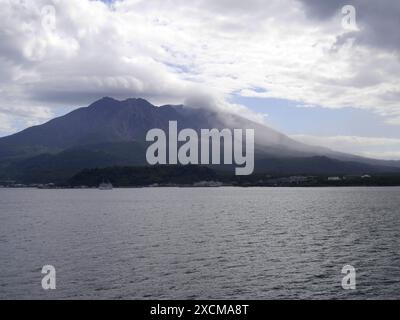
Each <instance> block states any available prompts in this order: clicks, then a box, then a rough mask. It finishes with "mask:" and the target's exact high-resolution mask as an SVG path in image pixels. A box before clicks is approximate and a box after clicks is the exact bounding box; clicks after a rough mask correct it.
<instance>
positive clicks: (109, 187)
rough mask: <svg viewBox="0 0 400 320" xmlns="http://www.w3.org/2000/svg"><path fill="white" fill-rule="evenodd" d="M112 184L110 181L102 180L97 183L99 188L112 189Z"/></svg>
mask: <svg viewBox="0 0 400 320" xmlns="http://www.w3.org/2000/svg"><path fill="white" fill-rule="evenodd" d="M112 189H113V185H112V184H111V183H110V182H102V183H100V185H99V190H112Z"/></svg>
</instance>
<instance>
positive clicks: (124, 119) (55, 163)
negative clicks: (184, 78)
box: [0, 98, 400, 182]
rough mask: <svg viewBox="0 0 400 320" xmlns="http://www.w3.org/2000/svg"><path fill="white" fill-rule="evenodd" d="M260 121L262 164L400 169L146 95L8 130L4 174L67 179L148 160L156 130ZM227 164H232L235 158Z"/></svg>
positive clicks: (1, 164)
mask: <svg viewBox="0 0 400 320" xmlns="http://www.w3.org/2000/svg"><path fill="white" fill-rule="evenodd" d="M172 120H175V121H177V122H178V127H179V128H178V129H184V128H192V129H194V130H196V131H199V130H200V129H207V128H209V129H211V128H217V129H223V128H231V129H234V128H243V129H246V128H252V129H254V130H255V143H256V146H255V148H256V166H255V170H256V172H272V173H277V172H279V173H282V174H284V173H308V174H316V173H318V174H324V173H347V174H362V173H375V172H399V171H400V163H399V162H396V161H391V162H385V161H381V160H374V159H367V158H361V157H357V156H353V155H349V154H343V153H339V152H335V151H332V150H329V149H326V148H322V147H314V146H309V145H306V144H303V143H300V142H297V141H295V140H293V139H291V138H289V137H287V136H286V135H284V134H282V133H279V132H277V131H275V130H273V129H271V128H268V127H267V126H265V125H261V124H258V123H255V122H252V121H250V120H248V119H246V118H243V117H240V116H237V115H233V114H230V113H217V112H215V111H211V110H206V109H196V108H190V107H185V106H172V105H165V106H160V107H157V106H154V105H152V104H151V103H149V102H148V101H146V100H144V99H127V100H124V101H118V100H115V99H112V98H102V99H100V100H98V101H96V102H94V103H93V104H91V105H90V106H88V107H85V108H79V109H77V110H74V111H72V112H70V113H68V114H67V115H65V116H62V117H58V118H55V119H53V120H51V121H49V122H47V123H45V124H43V125H39V126H34V127H31V128H27V129H25V130H23V131H21V132H19V133H16V134H14V135H11V136H8V137H4V138H0V180H4V179H15V180H18V181H23V182H50V181H64V180H66V179H68V178H70V177H71V176H73V175H74V174H75V173H77V172H79V171H81V170H82V169H85V168H101V167H109V166H143V165H146V164H147V163H146V161H145V151H146V148H147V146H148V143H146V141H145V136H146V133H147V131H148V130H150V129H153V128H160V129H163V130H165V131H166V132H167V131H168V122H169V121H172ZM219 169H223V170H229V169H230V168H229V166H225V167H224V166H222V167H220V168H219Z"/></svg>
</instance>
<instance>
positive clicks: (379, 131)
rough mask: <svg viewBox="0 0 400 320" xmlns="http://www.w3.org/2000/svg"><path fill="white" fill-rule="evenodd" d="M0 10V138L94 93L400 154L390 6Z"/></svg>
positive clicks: (148, 3)
mask: <svg viewBox="0 0 400 320" xmlns="http://www.w3.org/2000/svg"><path fill="white" fill-rule="evenodd" d="M346 5H351V6H353V8H354V9H355V20H354V19H352V18H353V15H352V12H351V10H350V11H346V10H344V11H342V9H343V7H344V6H346ZM0 8H1V10H0V70H1V72H0V98H1V99H0V136H5V135H8V134H12V133H14V132H16V131H19V130H21V129H23V128H25V127H27V126H30V125H34V124H38V123H43V122H45V121H47V120H48V119H51V118H52V117H54V116H58V115H62V114H65V113H66V112H68V111H70V110H72V109H74V108H76V107H79V106H86V105H88V104H89V103H90V102H93V101H94V100H96V99H98V98H101V97H103V96H112V97H115V98H127V97H143V98H147V99H149V100H150V101H151V102H152V103H154V104H165V103H186V104H190V105H195V106H199V107H216V108H224V109H227V110H232V111H233V112H239V113H240V114H242V115H246V116H247V117H249V118H252V119H255V120H256V121H263V122H265V123H266V124H267V125H269V126H272V127H274V128H276V129H278V130H280V131H283V132H284V133H286V134H288V135H290V136H292V137H295V138H297V139H299V140H302V141H305V142H308V143H311V144H318V145H323V146H327V147H330V148H333V149H336V150H340V151H346V152H352V153H357V154H360V155H366V156H371V157H377V158H386V159H400V32H398V30H400V1H398V0H380V1H376V0H354V1H343V0H330V1H322V0H320V1H317V0H269V1H264V0H246V1H242V0H218V1H215V0H193V1H184V0H120V1H105V0H104V1H90V0H35V1H33V0H0ZM346 8H348V7H345V9H346Z"/></svg>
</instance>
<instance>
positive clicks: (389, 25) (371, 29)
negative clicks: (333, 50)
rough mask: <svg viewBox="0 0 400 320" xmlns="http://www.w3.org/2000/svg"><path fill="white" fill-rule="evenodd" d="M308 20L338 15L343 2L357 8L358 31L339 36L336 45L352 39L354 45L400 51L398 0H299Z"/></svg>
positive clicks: (399, 9)
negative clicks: (307, 15) (308, 17)
mask: <svg viewBox="0 0 400 320" xmlns="http://www.w3.org/2000/svg"><path fill="white" fill-rule="evenodd" d="M299 1H300V2H301V3H302V4H303V5H304V8H305V10H306V13H307V14H309V16H310V18H311V19H316V20H325V19H331V18H332V17H337V16H338V15H340V14H341V9H342V8H343V6H345V5H352V6H354V8H355V9H356V18H357V25H358V28H359V30H360V31H358V32H351V33H349V34H345V35H343V36H341V37H339V38H338V44H341V43H344V42H345V41H346V40H347V39H350V38H353V39H355V44H356V45H365V46H371V47H374V48H379V49H383V50H390V51H395V52H397V53H399V52H400V32H399V30H400V1H397V0H379V1H375V0H351V1H347V0H329V1H321V0H299Z"/></svg>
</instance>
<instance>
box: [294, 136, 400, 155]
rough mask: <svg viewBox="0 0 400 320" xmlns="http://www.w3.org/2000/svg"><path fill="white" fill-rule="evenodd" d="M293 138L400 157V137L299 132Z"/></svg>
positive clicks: (352, 151) (355, 151) (344, 150)
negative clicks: (321, 134)
mask: <svg viewBox="0 0 400 320" xmlns="http://www.w3.org/2000/svg"><path fill="white" fill-rule="evenodd" d="M291 137H292V138H293V139H296V140H298V141H301V142H304V143H307V144H310V145H318V146H324V147H327V148H330V149H333V150H336V151H342V152H346V153H351V154H358V155H360V156H365V157H372V158H376V159H399V160H400V139H396V138H385V137H359V136H314V135H304V134H297V135H291Z"/></svg>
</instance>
